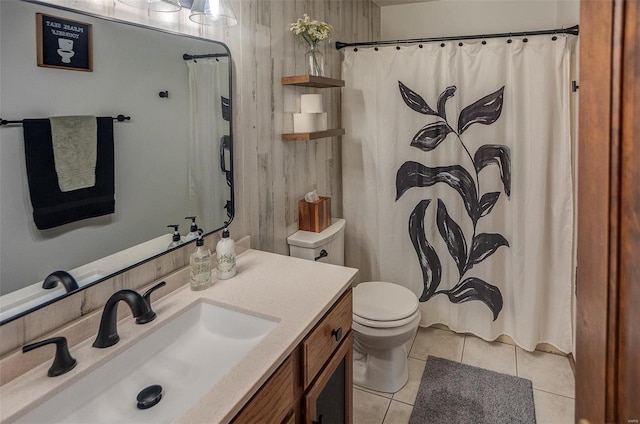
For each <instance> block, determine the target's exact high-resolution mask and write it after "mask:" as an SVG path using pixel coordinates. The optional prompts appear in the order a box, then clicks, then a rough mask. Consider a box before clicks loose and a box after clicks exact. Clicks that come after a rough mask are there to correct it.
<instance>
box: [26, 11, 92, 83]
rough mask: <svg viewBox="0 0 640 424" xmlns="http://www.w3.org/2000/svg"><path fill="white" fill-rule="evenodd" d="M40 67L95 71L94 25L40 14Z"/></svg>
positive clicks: (38, 19)
mask: <svg viewBox="0 0 640 424" xmlns="http://www.w3.org/2000/svg"><path fill="white" fill-rule="evenodd" d="M36 39H37V43H38V66H44V67H47V68H59V69H72V70H74V71H85V72H92V71H93V39H92V25H91V24H87V23H84V22H79V21H74V20H72V19H65V18H59V17H57V16H51V15H45V14H44V13H36Z"/></svg>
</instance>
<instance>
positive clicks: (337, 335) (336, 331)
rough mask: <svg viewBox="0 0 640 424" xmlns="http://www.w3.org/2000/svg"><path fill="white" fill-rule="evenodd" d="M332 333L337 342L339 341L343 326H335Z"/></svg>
mask: <svg viewBox="0 0 640 424" xmlns="http://www.w3.org/2000/svg"><path fill="white" fill-rule="evenodd" d="M331 335H332V336H333V338H334V339H336V341H337V342H339V341H340V340H341V339H342V327H338V328H334V329H333V330H332V331H331Z"/></svg>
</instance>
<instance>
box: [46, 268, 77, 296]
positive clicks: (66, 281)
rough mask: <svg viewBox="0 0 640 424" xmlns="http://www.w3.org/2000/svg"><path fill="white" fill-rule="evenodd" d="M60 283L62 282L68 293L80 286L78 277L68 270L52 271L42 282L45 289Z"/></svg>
mask: <svg viewBox="0 0 640 424" xmlns="http://www.w3.org/2000/svg"><path fill="white" fill-rule="evenodd" d="M58 283H62V285H63V286H64V288H65V290H66V291H67V293H69V292H71V291H73V290H76V289H77V288H78V283H77V282H76V279H75V278H73V276H72V275H71V274H69V273H68V272H67V271H55V272H52V273H51V274H49V275H48V276H47V278H45V279H44V282H43V283H42V288H43V289H52V288H54V287H57V286H58Z"/></svg>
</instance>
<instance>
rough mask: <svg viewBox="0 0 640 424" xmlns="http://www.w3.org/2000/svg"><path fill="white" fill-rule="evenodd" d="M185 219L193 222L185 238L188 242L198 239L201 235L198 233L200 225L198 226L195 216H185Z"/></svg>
mask: <svg viewBox="0 0 640 424" xmlns="http://www.w3.org/2000/svg"><path fill="white" fill-rule="evenodd" d="M184 219H190V220H191V226H190V227H189V232H188V233H187V235H186V236H184V238H185V239H186V241H189V240H193V239H195V238H198V236H199V235H200V233H198V225H197V224H196V217H195V216H185V217H184Z"/></svg>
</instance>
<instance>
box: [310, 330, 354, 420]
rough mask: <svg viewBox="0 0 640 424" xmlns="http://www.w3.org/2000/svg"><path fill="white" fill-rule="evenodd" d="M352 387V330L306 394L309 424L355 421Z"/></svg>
mask: <svg viewBox="0 0 640 424" xmlns="http://www.w3.org/2000/svg"><path fill="white" fill-rule="evenodd" d="M352 386H353V334H352V333H351V332H349V334H348V336H347V337H345V338H344V340H343V342H342V344H341V345H340V346H339V347H338V349H336V351H335V352H334V354H333V356H332V357H331V359H330V360H329V362H328V363H327V365H326V366H325V368H324V369H323V370H322V372H321V373H320V374H319V375H318V377H317V379H316V381H315V382H314V383H313V385H312V386H311V388H310V389H309V391H308V393H307V395H306V396H305V423H306V424H314V423H318V424H321V423H322V424H351V423H352V421H353V388H352Z"/></svg>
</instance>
